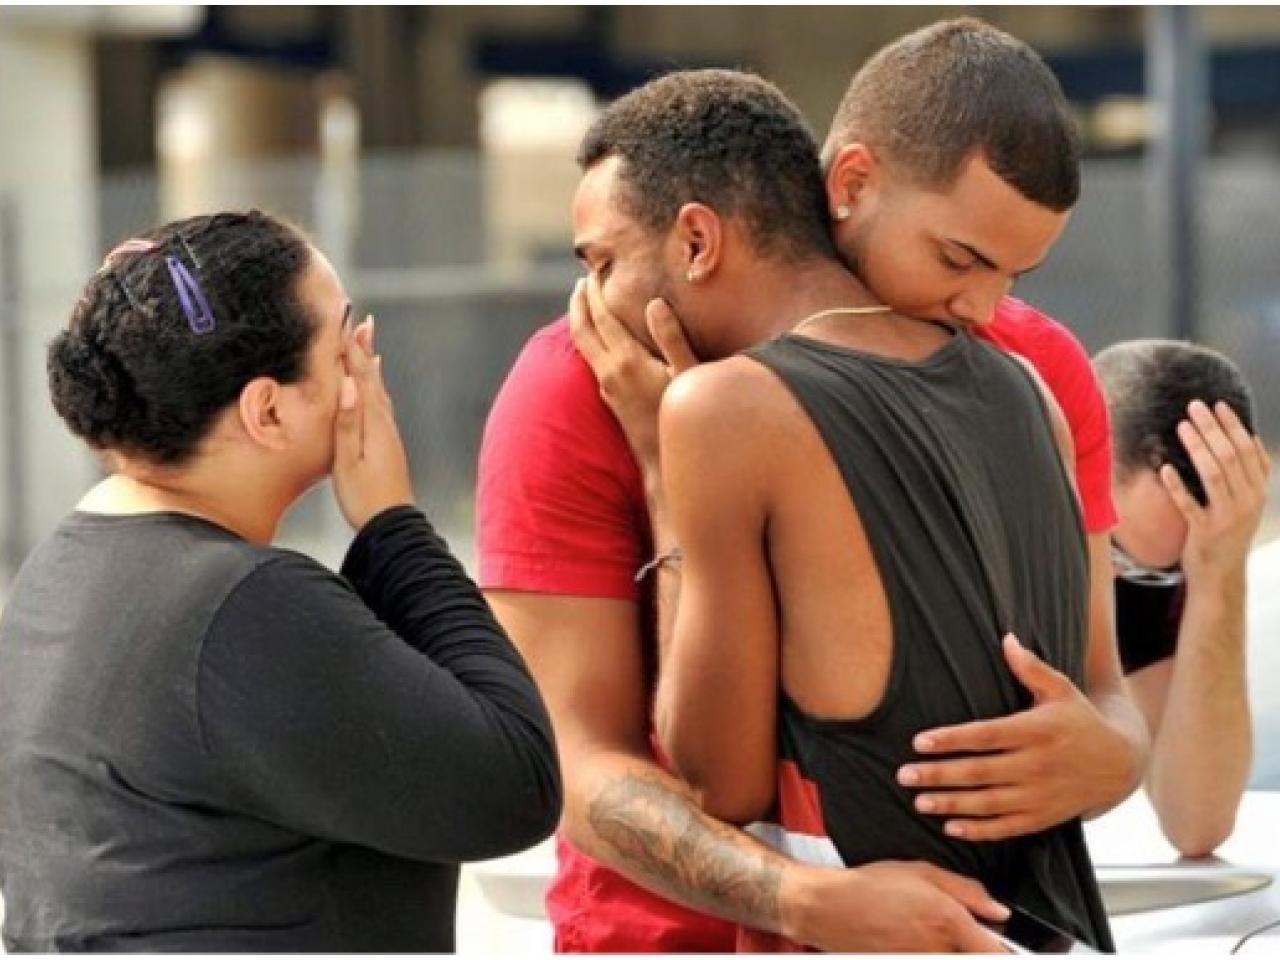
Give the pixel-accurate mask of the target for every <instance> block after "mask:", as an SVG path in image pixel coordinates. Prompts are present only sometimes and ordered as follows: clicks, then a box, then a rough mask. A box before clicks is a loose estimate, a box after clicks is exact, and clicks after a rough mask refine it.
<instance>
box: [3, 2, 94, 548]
mask: <svg viewBox="0 0 1280 960" xmlns="http://www.w3.org/2000/svg"><path fill="white" fill-rule="evenodd" d="M51 19H54V18H51ZM0 134H2V135H3V137H4V140H3V147H2V148H0V198H2V200H0V211H3V212H2V213H0V216H3V217H4V223H3V224H2V225H0V243H4V249H3V252H2V253H0V257H2V258H3V260H2V261H0V262H3V263H4V271H5V272H4V276H3V277H2V278H0V282H3V283H4V284H5V289H4V290H3V291H0V298H3V301H2V302H3V307H2V308H0V309H3V315H2V317H0V323H3V324H4V326H3V330H2V331H0V333H3V336H0V378H3V382H2V383H0V397H2V399H0V402H2V403H3V408H0V437H2V438H3V439H0V537H2V539H3V543H4V555H3V557H2V558H0V568H3V567H4V566H8V567H9V568H10V570H12V568H13V566H14V565H15V563H16V562H17V561H19V560H20V559H21V557H22V556H23V555H25V553H26V551H27V550H29V549H30V547H31V546H32V545H33V544H34V543H35V541H37V540H38V539H39V538H40V537H43V536H44V535H45V534H46V533H47V532H48V531H49V529H50V528H51V527H52V526H53V525H54V524H55V523H57V521H58V519H59V518H60V517H62V516H63V514H65V513H66V512H67V511H68V510H70V509H71V508H72V507H73V506H74V505H75V503H76V501H77V500H78V499H79V498H80V496H81V495H82V494H83V493H84V491H85V489H86V487H87V486H88V485H89V484H90V483H91V481H92V480H93V479H94V477H95V475H96V469H95V465H94V462H93V459H92V458H91V457H90V455H89V454H88V453H87V452H86V451H85V449H84V447H83V446H82V445H81V444H80V443H79V442H78V441H76V440H74V439H73V438H72V437H71V436H70V434H69V433H68V432H67V430H66V428H65V427H64V426H63V424H62V423H61V421H60V420H59V419H58V418H57V416H56V414H55V413H54V412H53V407H52V405H51V404H50V402H49V395H48V388H47V384H46V377H45V349H46V345H47V344H48V342H49V340H50V339H51V338H52V337H53V336H54V334H55V333H56V332H57V331H58V329H59V328H61V327H62V325H63V324H64V323H65V322H66V319H67V316H68V313H69V311H70V309H71V305H72V303H73V302H74V300H75V298H76V296H77V294H78V293H79V290H80V287H81V284H82V283H83V282H84V280H85V278H86V277H87V276H88V275H89V273H90V272H91V271H92V270H93V268H94V266H95V265H96V263H97V257H98V250H97V243H98V241H97V215H96V202H95V188H96V181H97V176H96V170H95V166H96V157H97V148H96V143H95V139H94V123H93V96H92V58H91V49H90V40H89V36H88V34H87V33H85V32H83V31H82V30H79V29H77V28H76V27H74V26H66V25H63V24H62V23H59V22H56V20H55V22H52V23H44V22H41V21H40V20H39V19H38V18H34V17H29V16H24V15H21V14H17V15H13V16H10V15H7V14H6V13H5V12H4V11H3V10H0Z"/></svg>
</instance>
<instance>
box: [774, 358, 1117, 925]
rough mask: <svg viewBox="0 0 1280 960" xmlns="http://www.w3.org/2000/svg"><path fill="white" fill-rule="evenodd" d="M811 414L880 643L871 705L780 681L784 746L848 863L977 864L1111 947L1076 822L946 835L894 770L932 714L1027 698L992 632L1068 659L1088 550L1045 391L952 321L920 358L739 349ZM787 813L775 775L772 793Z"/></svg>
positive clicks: (1080, 616) (1081, 637)
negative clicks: (852, 507) (805, 704)
mask: <svg viewBox="0 0 1280 960" xmlns="http://www.w3.org/2000/svg"><path fill="white" fill-rule="evenodd" d="M749 355H750V356H752V357H754V358H755V359H756V360H757V361H758V362H760V363H762V364H764V365H765V366H766V367H768V368H769V369H770V370H772V371H773V372H774V373H775V374H776V375H777V376H778V377H779V378H780V379H781V381H782V382H783V383H784V384H785V385H786V386H787V387H788V388H789V389H790V391H791V392H792V393H793V394H794V395H795V397H796V399H797V400H798V401H799V402H800V404H801V406H802V407H803V408H804V410H805V411H806V413H807V414H808V416H809V417H810V418H811V419H812V421H813V423H814V425H815V426H816V428H817V430H818V432H819V433H820V435H821V436H822V438H823V440H824V441H825V443H826V446H827V449H828V451H829V452H830V454H831V456H832V458H833V459H834V461H835V463H836V465H837V466H838V467H839V470H840V473H841V475H842V477H843V479H844V482H845V484H846V485H847V487H848V489H849V494H850V496H851V498H852V500H853V502H854V503H855V504H856V506H857V511H858V515H859V518H860V519H861V522H862V526H863V528H864V530H865V532H866V536H867V540H868V542H869V544H870V547H871V550H872V554H873V556H874V559H875V562H876V564H877V567H878V570H879V574H880V578H881V581H882V583H883V586H884V590H885V593H886V598H887V601H888V606H889V611H890V615H891V618H892V620H891V622H892V636H893V652H892V659H891V665H890V669H889V680H888V686H887V689H886V692H885V696H884V699H883V701H882V702H881V704H880V705H879V706H878V707H877V708H876V709H875V710H874V711H873V712H872V713H871V714H869V715H868V716H866V717H864V718H862V719H858V720H849V721H846V720H825V719H817V718H813V717H810V716H807V715H806V714H804V713H803V712H802V711H801V710H800V709H799V708H798V707H797V706H796V704H795V703H794V702H793V701H791V700H790V699H789V698H787V697H786V696H785V695H784V696H783V697H782V698H781V709H780V718H779V723H780V730H779V749H780V754H781V759H782V760H783V761H784V765H785V763H786V762H788V761H789V762H791V763H793V764H794V765H795V766H796V767H798V769H799V774H800V777H801V778H803V781H804V782H805V783H806V785H807V789H808V790H809V791H811V792H812V791H813V790H814V789H815V788H816V793H817V798H818V804H819V805H820V808H821V809H820V820H821V821H822V826H823V829H825V831H826V833H827V834H828V836H829V837H830V840H831V841H832V842H833V843H834V845H835V847H836V849H837V850H838V852H839V854H840V857H841V859H842V860H843V862H844V863H846V864H848V865H856V864H861V863H867V862H871V861H874V860H883V859H897V860H903V859H923V860H928V861H931V862H933V863H935V864H938V865H939V866H943V867H946V868H948V869H951V870H954V871H956V872H958V873H963V874H966V875H969V876H972V877H976V878H978V879H980V880H982V881H983V882H984V883H985V884H986V885H987V886H988V889H989V890H990V891H991V892H992V893H993V895H995V896H996V897H997V898H999V899H1002V900H1003V901H1005V902H1012V903H1016V904H1018V905H1019V906H1021V907H1023V908H1024V909H1026V910H1029V911H1031V912H1032V913H1035V914H1036V915H1038V916H1040V917H1043V918H1044V919H1046V920H1048V921H1050V922H1051V923H1054V924H1056V925H1058V926H1060V927H1062V928H1063V929H1065V930H1067V931H1069V932H1071V933H1072V934H1074V935H1075V936H1077V937H1078V938H1080V939H1083V940H1085V941H1087V942H1089V943H1091V944H1093V945H1094V946H1096V947H1098V948H1100V949H1103V950H1113V949H1114V947H1113V945H1112V939H1111V934H1110V930H1109V929H1108V926H1107V919H1106V914H1105V912H1104V910H1103V907H1102V902H1101V897H1100V895H1099V891H1098V886H1097V881H1096V878H1095V876H1094V872H1093V866H1092V864H1091V862H1090V860H1089V855H1088V851H1087V849H1086V847H1085V843H1084V835H1083V831H1082V829H1081V825H1080V822H1079V821H1078V820H1073V821H1070V822H1068V823H1066V824H1063V825H1061V826H1058V827H1056V828H1054V829H1051V830H1048V831H1045V832H1042V833H1038V834H1034V835H1031V836H1027V837H1021V838H1017V839H1014V840H1010V841H1004V842H996V843H974V842H966V841H962V840H955V839H952V838H950V837H948V836H947V835H946V834H945V833H943V831H942V824H943V819H944V818H941V817H932V816H925V815H922V814H920V813H918V812H916V811H915V809H914V808H913V806H912V802H913V799H914V796H915V793H916V792H915V791H909V790H907V789H905V788H903V787H900V786H899V785H898V784H897V780H896V772H897V770H898V768H899V767H900V766H901V765H902V764H903V763H905V762H908V761H910V760H913V759H919V758H918V755H917V754H916V753H915V752H914V750H913V749H912V747H911V740H912V737H913V736H914V735H915V734H917V733H919V732H921V731H922V730H926V729H929V728H931V727H937V726H944V725H950V724H955V723H962V722H966V721H970V720H979V719H986V718H991V717H997V716H1002V715H1005V714H1009V713H1012V712H1014V711H1016V710H1021V709H1024V708H1026V707H1027V706H1029V704H1030V697H1029V695H1028V694H1027V693H1026V691H1025V690H1024V689H1023V688H1022V687H1021V685H1020V684H1019V683H1018V682H1017V680H1016V678H1015V677H1014V676H1013V674H1012V672H1011V671H1010V670H1009V668H1008V666H1007V664H1006V662H1005V659H1004V656H1003V654H1002V652H1001V647H1000V642H1001V637H1002V636H1003V634H1005V633H1006V632H1008V631H1013V632H1014V633H1016V634H1017V635H1018V637H1019V639H1020V640H1021V641H1022V643H1023V644H1024V645H1025V646H1027V647H1028V648H1029V649H1031V650H1034V651H1035V652H1036V653H1037V654H1038V655H1039V656H1040V657H1041V658H1043V659H1044V660H1045V661H1046V662H1047V663H1049V664H1051V665H1052V666H1053V667H1055V668H1056V669H1058V670H1060V671H1062V672H1063V673H1065V674H1066V675H1067V676H1069V677H1070V678H1071V679H1072V680H1073V681H1074V682H1075V683H1076V684H1077V685H1080V683H1081V680H1082V677H1083V667H1084V647H1085V640H1086V637H1087V635H1088V610H1087V607H1088V593H1089V570H1088V553H1087V549H1086V545H1085V537H1084V530H1083V526H1082V522H1081V517H1080V512H1079V508H1078V505H1077V503H1076V498H1075V494H1074V492H1073V491H1072V489H1071V487H1070V483H1069V480H1068V479H1067V476H1066V474H1065V472H1064V470H1063V467H1062V463H1061V460H1060V457H1059V453H1058V449H1057V446H1056V444H1055V442H1054V439H1053V434H1052V431H1051V428H1050V426H1049V422H1048V417H1047V413H1046V410H1045V407H1044V402H1043V399H1042V397H1041V396H1040V392H1039V389H1038V387H1037V386H1036V385H1035V383H1034V382H1033V381H1032V380H1031V378H1030V376H1029V375H1028V373H1027V372H1026V371H1025V370H1024V369H1022V367H1021V365H1020V364H1019V362H1018V361H1017V360H1015V359H1014V358H1012V357H1010V356H1007V355H1005V354H1002V353H1000V352H999V351H997V350H995V349H993V348H991V347H989V346H987V345H986V344H984V343H980V342H978V341H977V340H975V339H973V338H972V337H971V336H969V335H967V334H964V333H957V334H956V335H955V336H954V337H953V339H952V340H951V341H950V342H949V343H947V344H946V345H945V346H943V347H942V348H940V349H939V350H937V351H936V352H935V353H933V354H932V355H930V356H929V357H928V358H926V359H925V360H923V361H921V362H910V361H902V360H896V359H891V358H885V357H879V356H875V355H871V354H866V353H862V352H860V351H856V350H852V349H848V348H845V347H841V346H838V345H835V344H829V343H825V342H822V341H818V340H812V339H809V338H806V337H799V336H784V337H781V338H779V339H776V340H773V341H770V342H769V343H766V344H763V345H762V346H760V347H757V348H756V349H754V350H753V351H751V352H750V354H749ZM780 807H781V809H780V811H779V814H780V817H781V822H782V824H783V825H784V826H787V817H788V811H787V809H786V808H787V791H786V790H782V791H781V793H780Z"/></svg>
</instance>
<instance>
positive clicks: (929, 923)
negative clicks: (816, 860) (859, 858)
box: [788, 860, 1009, 953]
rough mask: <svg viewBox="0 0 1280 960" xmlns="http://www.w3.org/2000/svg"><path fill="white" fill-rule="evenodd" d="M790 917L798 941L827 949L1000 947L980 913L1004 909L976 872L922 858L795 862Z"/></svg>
mask: <svg viewBox="0 0 1280 960" xmlns="http://www.w3.org/2000/svg"><path fill="white" fill-rule="evenodd" d="M788 882H789V883H790V884H792V885H793V889H795V890H796V891H797V892H796V893H795V895H794V897H792V898H791V902H793V903H795V904H796V905H797V907H796V910H797V912H798V914H799V915H798V916H796V917H794V918H789V924H788V925H792V924H794V928H795V930H796V932H797V938H798V940H799V942H802V943H803V944H804V945H806V946H810V947H816V948H818V949H821V950H825V951H827V952H829V953H863V952H868V951H875V952H879V953H1002V952H1004V948H1003V947H1002V946H1001V944H1000V941H999V940H998V939H997V938H996V936H995V935H994V934H993V933H992V932H991V931H990V930H988V929H986V928H985V927H983V926H982V925H981V924H980V923H979V921H981V920H986V921H989V922H992V923H999V922H1001V921H1004V920H1007V919H1008V917H1009V911H1008V909H1007V908H1006V907H1004V906H1003V905H1001V904H1000V903H998V902H996V901H995V900H993V899H992V898H991V896H990V894H988V893H987V891H986V888H984V887H983V885H982V884H981V883H979V882H978V881H977V880H971V879H969V878H968V877H962V876H960V875H958V874H955V873H951V872H950V871H947V870H944V869H942V868H941V867H937V866H934V865H933V864H929V863H921V862H900V861H890V860H886V861H881V862H878V863H870V864H867V865H865V866H861V867H857V868H856V869H851V870H850V869H845V870H840V869H830V868H819V867H796V868H794V869H792V870H791V871H790V872H789V875H788Z"/></svg>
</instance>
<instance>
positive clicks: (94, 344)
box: [47, 211, 316, 466]
mask: <svg viewBox="0 0 1280 960" xmlns="http://www.w3.org/2000/svg"><path fill="white" fill-rule="evenodd" d="M166 256H174V257H176V258H178V260H179V261H180V262H182V263H183V264H185V265H186V266H187V267H188V269H189V270H192V271H193V272H194V274H195V276H196V278H197V280H198V282H199V284H200V287H201V288H202V290H203V292H204V294H205V296H206V297H207V299H208V301H209V303H210V306H211V308H212V312H213V315H214V318H215V325H214V329H213V330H212V331H210V332H207V333H200V334H197V333H196V332H195V330H194V329H193V326H192V324H191V323H189V322H188V318H187V316H186V315H185V313H184V311H183V309H182V306H181V304H180V301H179V294H178V291H177V289H176V287H175V284H174V281H173V279H172V278H171V276H170V273H169V269H168V267H167V266H166V263H165V259H166ZM192 259H194V260H195V261H196V263H192V262H191V261H192ZM310 262H311V247H310V245H309V244H308V242H307V241H306V239H305V238H304V237H303V236H302V234H301V233H300V232H299V231H298V230H296V229H295V228H293V227H292V226H289V225H288V224H286V223H283V222H282V221H280V220H277V219H275V218H274V217H271V216H269V215H267V214H264V213H260V212H258V211H250V212H248V213H218V214H214V215H212V216H200V217H191V218H190V219H186V220H179V221H176V222H173V223H167V224H165V225H163V226H161V227H157V228H155V229H154V230H151V231H150V232H148V233H145V234H143V235H142V236H141V237H139V238H137V239H135V240H134V241H132V242H130V243H127V244H122V245H121V247H118V248H117V249H116V251H114V252H113V253H112V254H110V255H109V256H108V258H107V260H106V262H105V263H104V264H103V267H102V268H101V269H100V270H99V271H98V272H97V273H95V274H94V275H93V276H92V277H91V278H90V279H89V282H88V283H87V284H86V285H85V288H84V291H83V292H82V293H81V295H80V299H79V300H78V301H77V302H76V304H75V307H74V308H73V309H72V312H71V318H70V321H69V323H68V325H67V328H66V329H65V330H63V331H62V332H61V333H59V334H58V336H57V337H55V338H54V340H53V342H52V343H51V344H50V345H49V352H48V358H47V366H48V375H49V392H50V394H51V396H52V399H53V406H54V409H55V410H57V412H58V415H59V416H60V417H62V419H63V420H64V421H65V422H66V424H67V426H68V427H69V428H70V430H71V432H72V433H73V434H75V435H76V436H77V437H80V438H81V439H83V440H84V441H85V442H87V443H88V444H89V445H90V446H91V447H93V448H94V449H96V450H100V451H107V450H111V451H118V452H122V453H126V454H129V455H133V456H139V457H142V458H144V459H146V460H148V461H150V462H153V463H156V464H159V465H164V466H175V465H179V464H181V463H183V462H185V461H187V460H189V459H190V458H191V457H192V455H193V454H194V453H195V451H196V448H197V447H198V446H199V444H200V442H201V441H202V440H203V439H204V437H205V436H206V434H207V433H208V432H209V430H210V429H211V427H212V425H213V421H214V420H215V418H216V417H217V416H218V415H219V414H220V413H221V412H222V411H223V410H225V409H226V408H227V407H228V406H229V405H230V404H231V403H233V402H235V400H236V398H237V397H238V396H239V395H240V391H241V390H242V389H243V388H244V386H245V384H247V383H248V382H249V381H251V380H252V379H254V378H255V377H260V376H269V377H273V378H275V379H276V380H279V381H280V382H282V383H292V382H296V381H298V380H300V379H302V378H303V377H305V376H306V357H307V351H308V349H309V347H310V346H311V343H312V341H313V340H314V337H315V332H316V325H315V323H314V322H313V320H312V318H310V317H309V316H308V315H307V311H306V310H305V308H304V307H303V306H302V304H301V303H300V302H299V300H298V298H297V296H296V286H297V280H298V278H299V276H300V275H301V274H302V273H303V271H304V270H305V269H306V268H307V266H308V264H309V263H310Z"/></svg>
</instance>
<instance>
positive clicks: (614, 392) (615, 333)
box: [569, 274, 698, 475]
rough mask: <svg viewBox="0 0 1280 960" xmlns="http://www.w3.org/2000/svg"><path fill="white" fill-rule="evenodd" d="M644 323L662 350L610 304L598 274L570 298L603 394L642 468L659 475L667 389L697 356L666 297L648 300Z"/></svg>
mask: <svg viewBox="0 0 1280 960" xmlns="http://www.w3.org/2000/svg"><path fill="white" fill-rule="evenodd" d="M645 323H646V326H647V329H648V332H649V336H650V337H651V338H652V339H653V342H654V343H655V344H656V345H657V349H658V355H655V354H654V353H653V351H652V350H650V349H649V347H647V346H646V345H645V344H644V343H642V342H641V341H640V340H639V339H638V338H637V337H636V336H635V335H634V334H633V333H632V332H631V331H630V330H628V329H627V327H626V326H625V325H624V324H623V322H622V321H621V320H620V319H618V317H617V316H616V315H615V314H614V313H613V312H612V311H611V310H610V309H609V308H608V306H607V305H606V304H605V302H604V295H603V293H602V292H601V289H600V284H599V281H598V280H597V279H596V277H595V275H594V274H592V275H591V276H590V277H588V278H586V279H584V280H579V281H578V283H577V284H576V285H575V287H574V290H573V294H572V296H571V297H570V298H569V329H570V331H571V332H572V334H573V342H574V344H575V345H576V346H577V348H578V352H579V353H581V354H582V356H583V358H584V359H586V361H587V364H588V366H590V367H591V370H592V372H593V373H594V374H595V375H596V379H597V380H598V381H599V383H600V395H601V397H603V398H604V401H605V402H606V403H607V404H608V405H609V408H610V409H611V410H612V411H613V415H614V416H615V417H617V418H618V422H619V423H620V424H622V429H623V432H624V433H625V434H626V436H627V441H628V442H629V443H630V445H631V450H632V452H633V453H634V454H635V456H636V459H637V460H638V461H639V462H640V466H641V468H642V470H644V471H645V473H646V475H656V473H657V463H658V405H659V403H661V401H662V394H663V392H664V391H665V390H666V389H667V384H669V383H670V382H671V381H672V379H673V378H674V377H675V376H676V375H677V374H679V373H682V372H683V371H685V370H687V369H689V368H690V367H692V366H694V365H696V364H697V362H698V361H697V358H696V357H695V356H694V355H693V350H692V349H691V348H690V346H689V342H688V340H687V339H686V338H685V335H684V331H683V329H682V328H681V326H680V321H679V320H678V319H677V317H676V315H675V314H674V313H673V312H672V310H671V308H670V307H669V306H668V305H667V303H666V302H665V301H663V300H651V301H649V304H648V305H647V306H646V308H645Z"/></svg>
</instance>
